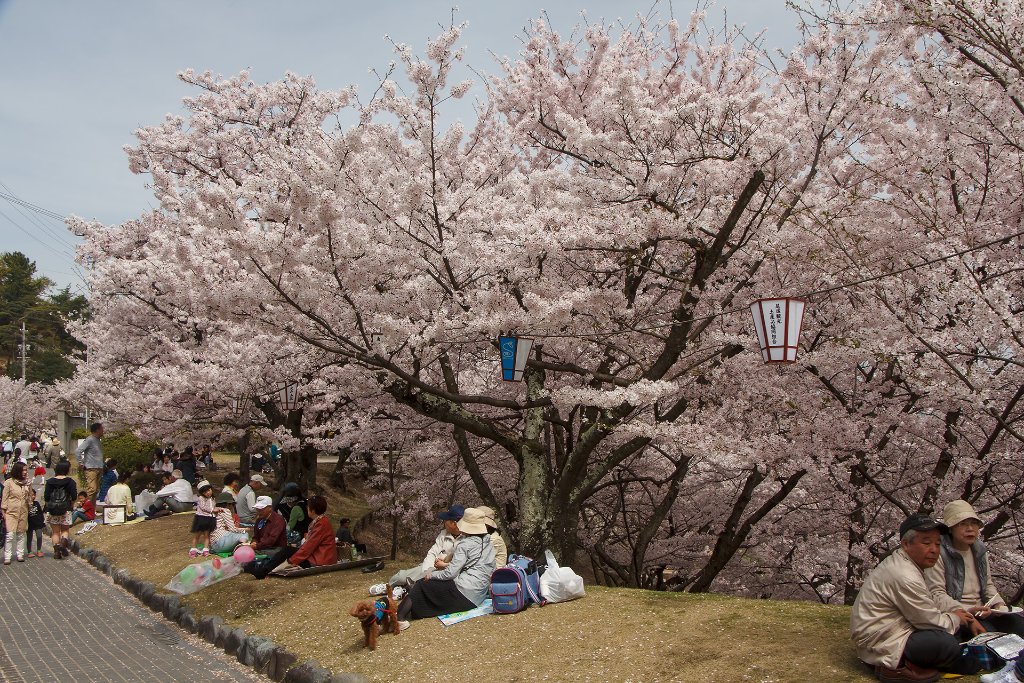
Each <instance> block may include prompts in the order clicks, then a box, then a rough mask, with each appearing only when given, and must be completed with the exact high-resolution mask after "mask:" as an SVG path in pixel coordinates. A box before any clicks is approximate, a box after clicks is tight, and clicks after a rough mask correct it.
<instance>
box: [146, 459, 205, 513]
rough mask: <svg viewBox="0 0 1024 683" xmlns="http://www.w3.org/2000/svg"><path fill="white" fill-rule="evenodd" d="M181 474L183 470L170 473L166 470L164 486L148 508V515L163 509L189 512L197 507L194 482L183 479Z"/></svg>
mask: <svg viewBox="0 0 1024 683" xmlns="http://www.w3.org/2000/svg"><path fill="white" fill-rule="evenodd" d="M180 475H181V472H179V471H178V470H174V471H173V472H171V473H170V474H167V473H166V472H164V475H163V482H164V487H163V488H162V489H160V490H159V491H157V492H156V502H155V503H153V504H152V505H150V506H149V509H148V510H146V517H153V516H154V515H157V513H159V512H161V511H163V510H168V511H170V512H188V511H190V510H194V509H195V503H196V496H195V494H194V493H192V484H190V483H188V482H187V481H185V480H184V479H182V478H181V476H180ZM165 514H168V513H165Z"/></svg>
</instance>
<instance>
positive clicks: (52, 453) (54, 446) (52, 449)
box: [43, 439, 60, 467]
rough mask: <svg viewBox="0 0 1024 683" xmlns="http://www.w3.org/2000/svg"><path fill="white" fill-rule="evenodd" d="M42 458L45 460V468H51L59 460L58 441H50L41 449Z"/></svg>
mask: <svg viewBox="0 0 1024 683" xmlns="http://www.w3.org/2000/svg"><path fill="white" fill-rule="evenodd" d="M43 457H44V458H46V466H47V467H53V463H55V462H57V461H58V460H60V439H51V440H50V443H48V444H46V448H44V449H43Z"/></svg>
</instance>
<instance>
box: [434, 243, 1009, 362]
mask: <svg viewBox="0 0 1024 683" xmlns="http://www.w3.org/2000/svg"><path fill="white" fill-rule="evenodd" d="M1021 236H1024V230H1021V231H1018V232H1015V233H1013V234H1012V235H1006V236H1003V237H999V238H997V239H994V240H989V241H988V242H984V243H982V244H979V245H978V246H975V247H969V248H967V249H961V250H959V251H954V252H952V253H950V254H945V255H943V256H936V257H935V258H931V259H927V260H925V261H922V262H921V263H916V264H912V265H909V266H906V267H903V268H897V269H896V270H890V271H886V272H884V273H880V274H878V275H870V276H868V277H863V278H860V279H859V280H853V281H850V282H844V283H842V284H839V285H834V286H832V287H825V288H824V289H816V290H813V291H810V292H806V293H804V294H800V295H797V297H796V298H801V299H810V298H811V297H815V296H820V295H822V294H828V293H830V292H835V291H838V290H841V289H848V288H850V287H856V286H857V285H862V284H866V283H868V282H875V281H877V280H884V279H886V278H890V277H894V276H896V275H902V274H903V273H909V272H911V271H914V270H918V269H919V268H924V267H925V266H931V265H934V264H936V263H941V262H942V261H948V260H950V259H954V258H959V257H960V256H964V255H966V254H970V253H971V252H975V251H981V250H982V249H987V248H989V247H992V246H995V245H996V244H999V243H1001V242H1009V241H1010V240H1012V239H1014V238H1015V237H1021ZM746 310H749V307H748V306H737V307H734V308H727V309H725V310H722V311H719V312H717V313H711V314H708V315H701V316H696V317H693V318H687V319H685V320H674V321H672V322H669V323H659V324H657V325H648V326H646V327H630V328H626V329H619V330H609V331H607V332H589V333H588V332H579V333H575V334H569V333H565V332H560V333H557V334H543V333H534V332H530V333H528V334H524V335H523V336H528V337H531V338H534V339H602V338H605V337H614V336H617V335H620V334H630V333H636V332H650V331H654V330H660V329H665V328H667V327H674V326H676V325H679V324H682V323H694V322H703V321H705V320H714V319H715V318H721V317H724V316H727V315H731V314H733V313H740V312H742V311H746ZM490 341H491V340H490V339H486V340H483V339H475V340H474V339H465V340H455V341H450V342H444V343H446V344H452V345H462V344H480V343H489V342H490Z"/></svg>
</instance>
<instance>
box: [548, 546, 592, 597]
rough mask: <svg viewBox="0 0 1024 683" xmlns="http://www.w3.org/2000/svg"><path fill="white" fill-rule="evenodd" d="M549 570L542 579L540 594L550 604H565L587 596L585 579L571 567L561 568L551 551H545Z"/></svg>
mask: <svg viewBox="0 0 1024 683" xmlns="http://www.w3.org/2000/svg"><path fill="white" fill-rule="evenodd" d="M544 557H545V558H546V559H547V561H548V568H547V569H546V570H545V571H544V573H543V574H542V575H541V577H540V594H541V595H542V596H543V597H544V599H545V600H546V601H548V602H565V601H567V600H575V599H576V598H582V597H583V596H584V595H586V591H584V590H583V577H582V576H580V575H579V574H577V573H576V572H574V571H573V570H572V569H570V568H569V567H559V566H558V562H557V561H555V556H554V555H552V554H551V551H550V550H545V551H544Z"/></svg>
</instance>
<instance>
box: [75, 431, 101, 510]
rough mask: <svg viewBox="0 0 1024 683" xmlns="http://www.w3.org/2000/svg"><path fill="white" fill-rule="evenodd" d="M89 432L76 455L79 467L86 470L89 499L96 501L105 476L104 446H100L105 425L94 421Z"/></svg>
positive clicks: (86, 487) (86, 486) (86, 490)
mask: <svg viewBox="0 0 1024 683" xmlns="http://www.w3.org/2000/svg"><path fill="white" fill-rule="evenodd" d="M89 432H90V433H89V436H88V437H86V439H85V441H83V442H82V443H81V444H79V446H78V449H77V450H76V451H75V455H76V456H77V457H78V467H79V468H80V469H84V470H85V492H86V494H88V496H89V500H91V501H92V502H93V503H95V502H96V494H97V493H99V490H100V477H102V476H103V448H102V447H101V446H100V439H102V438H103V425H102V424H100V423H99V422H94V423H93V424H92V425H91V426H90V427H89Z"/></svg>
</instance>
